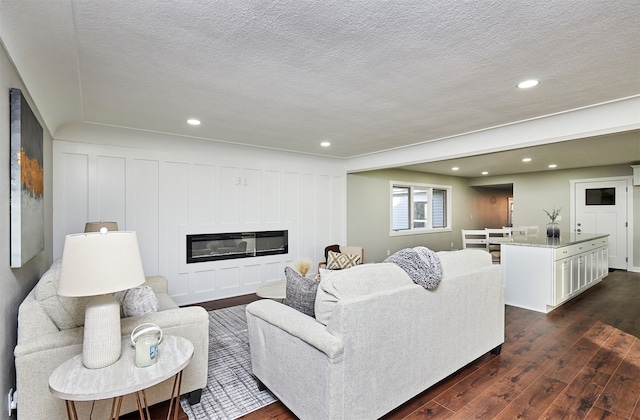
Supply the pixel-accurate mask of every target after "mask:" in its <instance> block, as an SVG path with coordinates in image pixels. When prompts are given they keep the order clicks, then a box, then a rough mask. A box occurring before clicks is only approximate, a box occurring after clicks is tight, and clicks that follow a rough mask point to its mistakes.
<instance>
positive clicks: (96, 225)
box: [84, 221, 118, 233]
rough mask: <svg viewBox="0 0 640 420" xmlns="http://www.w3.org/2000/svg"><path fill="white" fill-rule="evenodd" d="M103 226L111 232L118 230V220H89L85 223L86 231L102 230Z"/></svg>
mask: <svg viewBox="0 0 640 420" xmlns="http://www.w3.org/2000/svg"><path fill="white" fill-rule="evenodd" d="M103 227H106V228H107V229H109V232H113V231H116V230H118V222H103V221H99V222H87V223H85V224H84V233H88V232H100V229H102V228H103Z"/></svg>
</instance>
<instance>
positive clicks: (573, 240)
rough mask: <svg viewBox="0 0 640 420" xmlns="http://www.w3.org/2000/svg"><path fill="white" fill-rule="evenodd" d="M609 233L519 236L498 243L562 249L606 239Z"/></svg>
mask: <svg viewBox="0 0 640 420" xmlns="http://www.w3.org/2000/svg"><path fill="white" fill-rule="evenodd" d="M607 236H609V234H608V233H575V232H571V233H565V234H562V233H561V234H560V237H559V238H547V237H546V235H544V233H542V234H540V235H527V236H525V235H518V236H513V237H512V238H509V239H507V240H500V241H497V242H499V243H500V244H501V245H517V246H532V247H538V248H560V247H563V246H569V245H573V244H577V243H580V242H586V241H591V240H593V239H598V238H606V237H607Z"/></svg>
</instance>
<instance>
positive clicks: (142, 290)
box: [113, 285, 159, 318]
mask: <svg viewBox="0 0 640 420" xmlns="http://www.w3.org/2000/svg"><path fill="white" fill-rule="evenodd" d="M113 297H114V298H115V299H116V300H117V301H118V302H120V304H121V305H122V315H123V316H124V317H125V318H128V317H130V316H138V315H144V314H149V313H152V312H158V306H159V305H158V297H157V296H156V294H155V292H154V291H153V289H152V288H151V287H150V286H147V285H142V286H138V287H134V288H133V289H127V290H123V291H121V292H116V293H114V294H113Z"/></svg>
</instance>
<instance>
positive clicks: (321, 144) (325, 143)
mask: <svg viewBox="0 0 640 420" xmlns="http://www.w3.org/2000/svg"><path fill="white" fill-rule="evenodd" d="M320 146H322V147H329V146H331V143H329V142H328V141H323V142H322V143H320Z"/></svg>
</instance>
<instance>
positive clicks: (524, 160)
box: [522, 158, 531, 162]
mask: <svg viewBox="0 0 640 420" xmlns="http://www.w3.org/2000/svg"><path fill="white" fill-rule="evenodd" d="M522 161H523V162H531V158H524V159H522Z"/></svg>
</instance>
